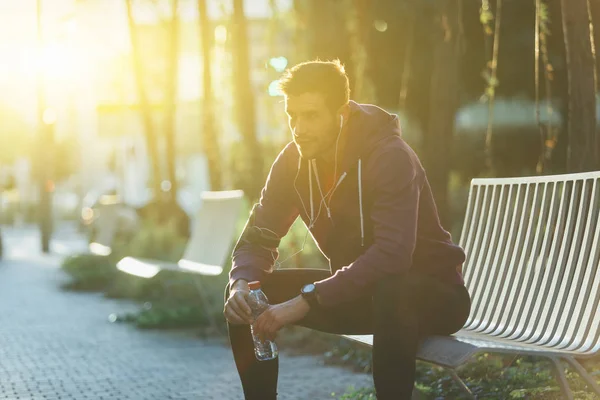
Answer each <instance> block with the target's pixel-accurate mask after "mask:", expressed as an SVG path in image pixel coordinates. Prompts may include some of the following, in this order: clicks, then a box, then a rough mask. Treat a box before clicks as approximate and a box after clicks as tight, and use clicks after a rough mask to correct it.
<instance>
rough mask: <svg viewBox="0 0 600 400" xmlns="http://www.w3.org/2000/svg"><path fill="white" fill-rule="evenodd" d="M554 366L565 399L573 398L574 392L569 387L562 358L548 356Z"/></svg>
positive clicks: (570, 399) (571, 399)
mask: <svg viewBox="0 0 600 400" xmlns="http://www.w3.org/2000/svg"><path fill="white" fill-rule="evenodd" d="M548 358H550V361H552V364H553V366H554V372H555V373H556V379H557V380H558V384H559V385H560V390H561V391H562V394H563V396H564V398H565V399H568V400H573V393H571V389H570V388H569V382H567V377H566V376H565V371H564V369H563V366H562V364H561V362H560V359H558V358H556V357H548Z"/></svg>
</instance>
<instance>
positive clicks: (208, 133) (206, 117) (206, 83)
mask: <svg viewBox="0 0 600 400" xmlns="http://www.w3.org/2000/svg"><path fill="white" fill-rule="evenodd" d="M198 17H199V23H200V42H201V56H202V61H203V71H202V77H203V90H204V96H203V97H204V99H203V102H202V106H203V110H202V118H203V121H202V142H203V148H204V153H205V154H206V157H207V159H208V172H209V176H210V187H211V190H222V188H223V181H222V172H221V171H222V170H221V152H220V146H219V139H218V137H217V130H216V126H215V115H214V107H215V99H214V96H213V91H212V73H211V64H212V43H213V41H212V37H213V34H212V32H213V31H212V29H211V25H210V21H209V20H208V13H207V12H206V0H198Z"/></svg>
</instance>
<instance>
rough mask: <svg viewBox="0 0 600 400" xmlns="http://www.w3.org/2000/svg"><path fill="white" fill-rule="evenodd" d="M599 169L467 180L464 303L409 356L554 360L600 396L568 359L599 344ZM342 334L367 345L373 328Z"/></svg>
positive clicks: (453, 364)
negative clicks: (462, 318) (458, 323)
mask: <svg viewBox="0 0 600 400" xmlns="http://www.w3.org/2000/svg"><path fill="white" fill-rule="evenodd" d="M599 214H600V172H592V173H581V174H568V175H556V176H541V177H525V178H500V179H474V180H473V181H472V183H471V189H470V193H469V200H468V205H467V212H466V216H465V221H464V225H463V230H462V234H461V238H460V244H461V245H462V246H463V248H464V249H465V250H466V253H467V261H466V263H465V265H464V277H465V282H466V286H467V289H468V290H469V293H470V294H471V297H472V309H471V314H470V316H469V319H468V321H467V322H466V324H465V326H464V327H463V329H462V330H461V331H459V332H457V333H456V334H455V335H453V336H449V337H443V336H432V337H429V338H427V339H425V340H424V342H423V344H422V346H421V348H420V351H419V354H418V358H419V359H420V360H422V361H425V362H429V363H432V364H436V365H439V366H443V367H446V368H448V369H449V370H450V373H451V374H452V377H453V378H454V379H455V380H456V381H457V382H458V383H459V384H460V385H461V387H462V388H463V389H464V390H465V391H466V392H467V393H468V394H469V395H470V396H471V397H473V395H472V393H471V391H470V390H469V388H468V387H467V386H466V385H465V384H464V382H463V381H462V380H461V379H460V378H459V377H458V375H457V374H456V369H457V368H458V367H460V366H461V365H463V364H464V363H466V362H467V361H468V360H469V359H470V358H471V356H473V355H474V354H476V353H480V352H499V353H514V354H526V355H535V356H540V357H545V358H548V359H550V360H551V362H552V364H553V366H554V370H555V371H554V372H555V373H556V376H557V378H558V382H559V384H560V387H561V390H562V393H563V395H564V396H565V398H567V399H572V398H573V395H572V393H571V391H570V388H569V385H568V382H567V380H566V377H565V374H564V368H563V366H562V364H561V360H564V361H566V362H567V363H569V364H570V365H571V366H573V367H574V368H575V370H576V371H577V372H578V373H579V374H580V375H581V376H582V378H583V379H584V380H585V381H586V383H587V384H588V386H589V387H590V389H591V390H593V391H595V392H596V393H597V394H598V395H600V386H599V385H598V384H597V383H596V381H595V380H594V378H593V377H592V376H590V375H589V374H588V373H587V371H586V370H585V369H584V368H583V366H582V365H581V364H580V363H579V362H578V361H577V360H576V358H587V357H591V356H594V355H596V354H598V352H599V351H600V244H599V243H600V220H599V219H600V215H599ZM346 337H348V338H350V339H353V340H356V341H359V342H362V343H365V344H368V345H372V336H371V335H364V336H351V335H346Z"/></svg>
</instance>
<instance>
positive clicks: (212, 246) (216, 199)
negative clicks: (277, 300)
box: [117, 190, 244, 327]
mask: <svg viewBox="0 0 600 400" xmlns="http://www.w3.org/2000/svg"><path fill="white" fill-rule="evenodd" d="M243 197H244V192H243V191H241V190H231V191H218V192H216V191H215V192H203V193H202V205H201V206H200V210H199V211H198V214H197V215H196V217H195V219H194V222H193V229H192V235H191V237H190V240H189V241H188V243H187V246H186V249H185V252H184V255H183V257H182V258H181V260H179V261H178V262H176V263H169V262H165V261H160V260H150V259H143V258H134V257H125V258H123V259H122V260H120V261H119V262H118V263H117V268H118V269H119V270H121V271H123V272H125V273H127V274H131V275H136V276H139V277H142V278H153V277H154V276H156V275H157V274H158V273H159V272H160V271H163V270H173V271H180V272H185V273H190V274H192V278H193V283H194V284H195V285H196V288H197V290H198V294H199V295H200V297H201V299H202V301H203V302H204V303H205V305H208V304H209V301H208V297H207V296H206V290H204V288H203V286H202V281H201V280H200V279H194V278H195V277H199V276H202V275H204V276H218V275H221V274H222V273H223V264H224V263H225V262H226V261H227V259H228V258H229V256H230V254H229V253H230V250H231V246H232V245H233V242H234V240H235V238H236V237H235V235H236V233H237V226H236V224H237V221H238V218H239V215H240V211H241V208H242V201H243ZM211 323H212V324H213V327H216V326H217V325H216V323H215V321H214V320H211Z"/></svg>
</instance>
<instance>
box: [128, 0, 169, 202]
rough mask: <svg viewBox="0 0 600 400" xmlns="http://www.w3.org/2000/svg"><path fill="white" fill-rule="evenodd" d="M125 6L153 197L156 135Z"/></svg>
mask: <svg viewBox="0 0 600 400" xmlns="http://www.w3.org/2000/svg"><path fill="white" fill-rule="evenodd" d="M125 4H126V5H127V25H128V28H129V38H130V40H131V51H132V56H133V73H134V77H135V83H136V87H137V92H138V100H139V102H140V107H141V116H142V123H143V124H144V131H145V133H146V135H145V136H146V146H147V147H148V158H149V162H150V167H151V169H152V178H151V186H152V190H153V193H154V196H158V195H159V193H160V181H161V173H160V166H159V163H158V160H159V158H158V144H157V141H156V133H155V132H154V126H153V124H152V114H151V111H150V106H149V104H148V97H147V95H146V90H145V88H144V75H143V69H142V58H141V54H140V47H139V42H138V36H137V31H136V27H135V22H134V20H133V10H132V6H131V0H125Z"/></svg>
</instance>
